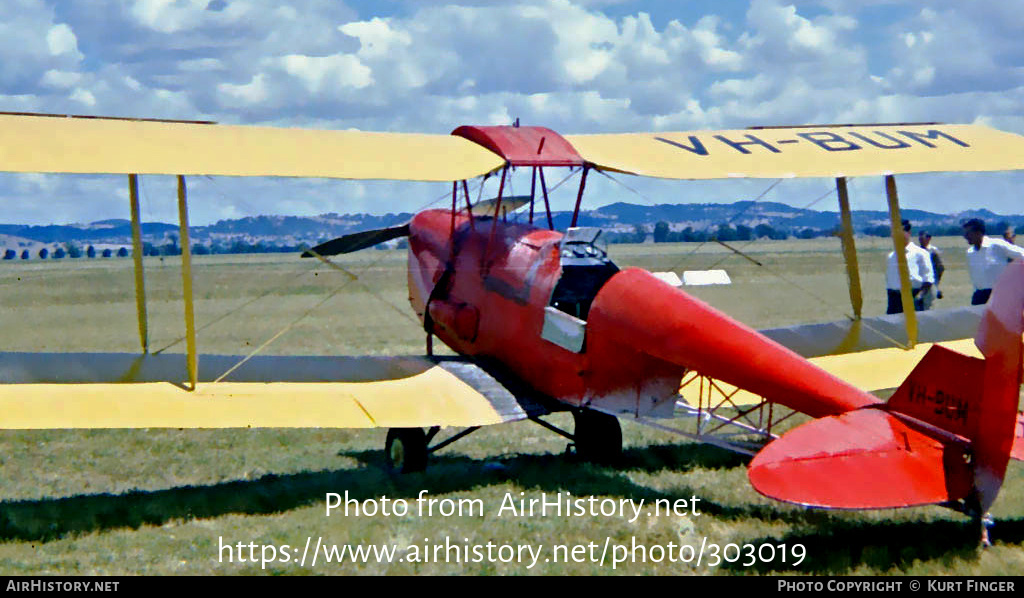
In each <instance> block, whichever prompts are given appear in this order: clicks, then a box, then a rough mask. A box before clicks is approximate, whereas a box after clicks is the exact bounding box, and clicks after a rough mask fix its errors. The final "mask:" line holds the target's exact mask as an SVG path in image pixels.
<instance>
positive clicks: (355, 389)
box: [0, 353, 546, 429]
mask: <svg viewBox="0 0 1024 598" xmlns="http://www.w3.org/2000/svg"><path fill="white" fill-rule="evenodd" d="M240 359H241V358H240V357H234V356H223V355H203V356H202V357H201V359H200V361H199V363H200V364H201V367H200V382H199V384H198V385H197V387H196V390H195V391H194V392H191V391H188V390H186V389H185V387H184V385H179V384H174V383H171V382H166V380H175V379H180V378H181V373H182V372H184V370H185V356H183V355H129V354H124V353H50V354H40V353H0V381H2V382H3V383H0V413H3V428H4V429H50V428H246V427H254V428H255V427H263V428H375V427H385V428H407V427H408V428H412V427H431V426H458V427H468V426H482V425H489V424H498V423H503V422H510V421H516V420H520V419H526V418H527V417H529V416H530V415H534V414H542V413H545V412H546V411H545V410H544V409H542V408H540V407H539V406H537V405H533V404H530V403H521V402H520V401H519V400H518V399H517V398H516V397H515V396H513V395H512V394H511V393H510V392H509V391H508V390H506V389H505V388H504V387H503V386H502V385H501V384H499V383H498V382H497V381H496V380H494V379H493V378H491V377H490V376H489V375H488V374H486V373H485V372H483V370H481V369H480V368H479V367H477V366H475V365H472V364H470V363H468V362H464V361H460V360H446V361H440V362H434V361H431V360H429V359H427V358H423V357H278V356H265V357H264V356H261V357H255V358H253V359H251V360H249V361H247V362H246V363H245V364H244V365H243V366H242V367H241V368H239V369H238V370H236V371H234V372H232V374H231V376H229V377H228V378H227V381H223V382H217V383H211V382H210V381H211V380H212V379H214V378H215V377H216V375H217V374H218V373H219V372H223V371H225V370H226V369H228V368H230V367H231V366H232V365H234V364H236V363H238V361H239V360H240Z"/></svg>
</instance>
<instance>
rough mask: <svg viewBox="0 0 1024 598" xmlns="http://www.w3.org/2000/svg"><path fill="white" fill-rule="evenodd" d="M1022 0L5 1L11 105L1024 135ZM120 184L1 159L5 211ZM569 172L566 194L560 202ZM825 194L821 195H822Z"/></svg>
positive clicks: (944, 185)
mask: <svg viewBox="0 0 1024 598" xmlns="http://www.w3.org/2000/svg"><path fill="white" fill-rule="evenodd" d="M1018 8H1019V7H1018V6H1017V5H1016V3H1012V2H1005V1H998V0H994V1H980V0H979V1H972V0H937V1H934V2H927V3H922V2H919V1H910V0H860V1H840V0H814V1H812V0H798V1H795V2H793V1H788V2H787V1H786V0H754V1H753V2H749V3H744V2H718V1H711V0H692V1H683V0H679V1H675V0H672V1H669V0H663V1H659V0H651V1H642V0H638V1H626V0H534V1H528V2H507V1H494V0H475V1H461V2H458V1H450V2H446V1H441V0H415V1H414V0H383V1H374V2H371V1H369V0H347V1H344V2H343V1H340V0H306V1H302V2H298V1H295V2H288V1H282V0H212V1H211V0H90V1H89V2H70V1H52V0H45V1H44V0H3V2H0V111H37V112H50V113H68V114H96V115H117V116H135V117H158V118H172V119H206V120H215V121H218V122H221V123H231V124H264V125H276V126H297V127H316V128H336V129H349V128H358V129H364V130H377V131H402V132H422V133H438V134H448V133H449V132H450V131H451V130H452V129H454V128H455V127H456V126H458V125H461V124H511V122H512V121H513V120H514V119H515V118H517V117H518V118H519V119H520V120H521V122H523V123H524V124H536V125H543V126H547V127H550V128H553V129H555V130H557V131H559V132H562V133H591V132H618V131H671V130H675V131H679V130H693V129H706V128H715V129H719V128H741V127H746V126H750V125H764V124H803V123H827V122H842V123H850V122H864V123H866V122H893V121H900V122H907V121H942V122H953V123H974V122H980V123H985V124H988V125H991V126H994V127H997V128H1000V129H1003V130H1007V131H1013V132H1016V133H1021V134H1024V43H1021V41H1020V36H1021V32H1024V11H1020V10H1018ZM555 178H557V177H555ZM123 179H124V177H117V176H94V177H81V176H79V177H72V176H57V175H45V176H44V175H9V174H4V175H0V199H2V202H3V206H4V208H3V212H2V214H0V222H13V223H24V224H39V223H49V222H89V221H94V220H99V219H104V218H125V217H127V214H128V209H127V202H126V197H127V189H126V186H127V185H126V182H125V181H124V180H123ZM591 181H592V182H588V189H589V191H590V194H589V195H588V197H587V200H586V204H587V205H588V206H589V207H596V206H599V205H603V204H606V203H611V202H613V201H630V202H633V203H678V202H731V201H737V200H741V199H753V198H755V197H757V196H759V195H760V194H761V193H762V192H763V191H764V190H765V188H767V186H768V185H769V184H770V183H771V181H763V180H761V181H728V182H702V183H696V182H682V181H658V180H650V179H638V178H632V177H625V176H618V177H616V180H614V181H613V180H610V179H606V178H603V177H600V176H597V177H593V178H592V179H591ZM517 184H518V185H519V190H521V191H524V190H526V189H525V188H524V187H525V185H523V183H522V181H518V182H517ZM898 184H899V187H900V195H901V200H902V202H903V205H904V206H905V207H915V208H922V209H930V210H933V211H940V212H956V211H960V210H964V209H969V208H980V207H986V208H989V209H992V210H994V211H996V212H1001V213H1009V212H1013V213H1022V212H1024V201H1021V199H1020V190H1021V189H1022V188H1024V187H1022V184H1024V176H1022V175H1020V174H1017V173H996V174H984V175H962V174H959V175H954V174H946V175H913V176H904V177H901V178H900V179H898ZM832 185H833V183H832V181H829V180H807V181H785V182H783V183H782V184H780V185H778V186H777V187H775V188H774V189H773V190H772V191H771V192H770V193H769V194H768V195H766V196H765V199H766V200H773V201H782V202H784V203H788V204H791V205H795V206H804V205H807V204H810V203H811V202H813V201H814V200H815V199H817V198H818V197H820V196H821V195H822V194H823V193H826V192H827V191H828V190H829V189H830V188H831V187H832ZM569 187H570V186H569V185H566V186H565V187H563V188H562V189H560V190H559V192H560V193H561V195H556V198H557V205H559V206H568V205H570V203H571V201H572V199H574V194H573V193H572V192H571V191H570V189H569ZM447 188H448V187H447V186H446V185H443V184H427V183H413V184H410V183H404V184H399V183H386V182H346V181H319V180H301V181H295V180H278V179H248V180H240V179H229V178H217V179H207V178H193V179H191V180H190V195H191V197H192V202H191V204H190V205H191V208H190V209H191V216H192V222H193V223H194V224H207V223H210V222H213V221H216V220H218V219H221V218H232V217H239V216H245V215H255V214H260V213H272V214H295V215H311V214H319V213H324V212H373V213H386V212H398V211H411V210H415V209H418V208H420V207H423V206H425V205H427V204H430V203H431V202H432V201H434V200H436V199H437V198H438V197H440V196H442V195H443V194H444V193H445V191H446V189H447ZM485 193H487V190H485ZM851 193H852V199H853V202H854V207H855V208H864V209H881V208H883V207H884V189H883V185H882V182H881V180H873V179H863V180H856V181H854V182H853V183H852V187H851ZM834 206H835V201H834V198H832V197H827V198H825V199H824V200H823V201H821V202H819V203H817V204H815V206H814V207H815V208H817V209H835V208H834ZM143 212H144V214H143V217H144V218H145V219H146V220H164V221H171V222H173V221H174V220H175V219H176V211H175V204H174V190H173V182H171V181H169V180H167V179H165V178H163V177H144V179H143Z"/></svg>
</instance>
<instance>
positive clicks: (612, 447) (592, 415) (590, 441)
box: [572, 409, 622, 463]
mask: <svg viewBox="0 0 1024 598" xmlns="http://www.w3.org/2000/svg"><path fill="white" fill-rule="evenodd" d="M572 415H573V420H574V421H575V424H576V426H575V428H574V430H573V437H574V439H573V440H574V442H575V444H576V454H577V455H578V456H579V457H580V458H581V459H583V460H585V461H591V462H594V463H611V462H614V461H616V460H618V459H619V458H620V457H622V427H621V426H619V418H617V417H615V416H614V415H608V414H607V413H601V412H600V411H593V410H591V409H581V410H579V411H573V413H572Z"/></svg>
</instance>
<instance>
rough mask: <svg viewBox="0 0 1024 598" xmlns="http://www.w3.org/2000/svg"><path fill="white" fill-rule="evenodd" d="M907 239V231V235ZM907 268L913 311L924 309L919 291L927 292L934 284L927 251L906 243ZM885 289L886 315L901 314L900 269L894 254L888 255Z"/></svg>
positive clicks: (933, 273)
mask: <svg viewBox="0 0 1024 598" xmlns="http://www.w3.org/2000/svg"><path fill="white" fill-rule="evenodd" d="M907 236H908V237H909V231H908V233H907ZM906 256H907V268H908V269H909V270H910V286H911V288H912V289H913V292H914V309H915V311H921V310H923V309H925V307H924V305H923V303H922V296H921V290H922V288H924V290H925V291H927V290H928V289H929V288H930V287H931V286H932V285H934V284H935V272H934V270H932V256H931V254H930V253H928V250H926V249H921V248H920V247H918V246H917V245H916V244H914V243H912V242H910V241H909V239H908V241H907V247H906ZM885 288H886V289H887V290H888V295H889V306H888V309H887V310H886V313H889V314H901V313H903V302H902V299H901V297H900V269H899V264H898V263H897V262H896V252H895V251H893V252H890V253H889V259H888V266H887V267H886V270H885Z"/></svg>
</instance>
